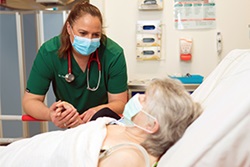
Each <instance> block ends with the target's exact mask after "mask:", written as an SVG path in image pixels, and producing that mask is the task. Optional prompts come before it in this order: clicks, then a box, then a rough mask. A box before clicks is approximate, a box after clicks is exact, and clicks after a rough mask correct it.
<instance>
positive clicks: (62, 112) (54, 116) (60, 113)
mask: <svg viewBox="0 0 250 167" xmlns="http://www.w3.org/2000/svg"><path fill="white" fill-rule="evenodd" d="M53 105H56V108H55V109H54V110H52V111H51V113H50V117H51V121H52V122H53V123H54V124H55V125H56V126H57V127H60V128H73V127H76V126H78V125H80V124H82V123H83V121H82V119H81V118H80V115H79V113H78V112H77V110H76V109H75V107H74V106H73V105H71V104H70V103H68V102H65V101H62V102H61V101H59V102H56V103H55V104H53ZM53 105H52V106H53Z"/></svg>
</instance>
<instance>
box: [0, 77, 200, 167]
mask: <svg viewBox="0 0 250 167" xmlns="http://www.w3.org/2000/svg"><path fill="white" fill-rule="evenodd" d="M61 107H73V106H71V105H69V104H68V103H65V102H63V103H62V104H61ZM201 111H202V110H201V107H200V105H199V104H198V103H195V102H194V101H193V100H192V98H191V97H190V95H189V93H188V92H187V91H186V90H185V89H184V87H183V86H182V85H181V84H180V83H179V82H178V81H175V80H172V79H168V78H166V79H155V80H152V81H151V82H150V83H149V85H148V86H147V89H146V93H145V94H136V95H135V96H133V97H132V98H131V99H130V100H129V102H128V103H127V104H126V106H125V110H124V112H123V116H124V117H123V118H121V119H120V120H115V119H113V118H107V117H104V118H98V119H97V120H95V121H90V122H88V123H87V124H82V125H80V126H78V127H75V128H72V129H68V130H65V131H54V132H48V133H44V134H40V135H36V136H34V137H32V138H29V139H23V140H20V141H17V142H14V143H12V144H10V145H8V146H6V147H4V148H2V149H0V164H1V166H2V165H3V166H18V167H20V166H25V167H27V166H46V167H48V166H53V167H55V166H60V167H62V166H86V167H96V166H99V167H106V166H108V167H113V166H114V167H117V166H119V167H132V166H136V167H145V166H153V165H154V164H156V163H157V161H158V160H159V158H160V157H161V156H162V155H163V154H164V153H165V152H166V151H167V150H168V149H169V148H170V147H171V146H172V145H173V144H174V143H175V142H176V141H177V140H178V139H180V138H181V136H182V135H183V134H184V132H185V130H186V128H187V127H188V126H189V125H190V124H191V123H192V122H193V121H194V120H195V119H196V118H197V117H198V116H199V115H200V113H201ZM25 158H28V159H27V160H24V159H25Z"/></svg>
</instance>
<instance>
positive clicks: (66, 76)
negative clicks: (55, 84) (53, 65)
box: [65, 73, 75, 82]
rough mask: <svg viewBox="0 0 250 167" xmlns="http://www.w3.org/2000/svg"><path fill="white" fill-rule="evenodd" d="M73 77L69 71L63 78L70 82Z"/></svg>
mask: <svg viewBox="0 0 250 167" xmlns="http://www.w3.org/2000/svg"><path fill="white" fill-rule="evenodd" d="M74 79H75V76H74V75H73V74H71V73H68V74H66V75H65V80H66V81H67V82H72V81H74Z"/></svg>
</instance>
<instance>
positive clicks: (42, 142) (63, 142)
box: [0, 118, 113, 167]
mask: <svg viewBox="0 0 250 167" xmlns="http://www.w3.org/2000/svg"><path fill="white" fill-rule="evenodd" d="M111 120H113V119H111V118H99V119H97V120H96V121H92V122H89V123H87V124H83V125H80V126H78V127H76V128H72V129H68V130H65V131H53V132H48V133H43V134H40V135H36V136H34V137H32V138H27V139H23V140H19V141H16V142H14V143H12V144H10V145H8V146H6V147H0V166H1V167H78V166H79V167H96V166H97V164H98V156H99V153H100V149H101V146H102V143H103V140H104V138H105V136H106V124H107V123H108V122H110V121H111Z"/></svg>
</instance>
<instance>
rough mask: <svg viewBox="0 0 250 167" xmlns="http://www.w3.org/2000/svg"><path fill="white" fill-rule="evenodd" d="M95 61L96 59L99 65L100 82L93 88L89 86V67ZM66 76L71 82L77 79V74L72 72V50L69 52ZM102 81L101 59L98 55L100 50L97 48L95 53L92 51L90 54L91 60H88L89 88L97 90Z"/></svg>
mask: <svg viewBox="0 0 250 167" xmlns="http://www.w3.org/2000/svg"><path fill="white" fill-rule="evenodd" d="M93 61H96V63H97V65H98V73H99V76H98V82H97V85H96V87H93V88H91V87H90V86H89V69H90V65H91V63H92V62H93ZM64 78H65V80H66V81H67V82H69V83H70V82H72V81H74V80H75V76H74V75H73V74H72V68H71V57H70V52H68V74H66V75H65V76H64ZM100 81H101V63H100V60H99V57H98V50H96V51H95V52H94V53H92V54H91V55H90V57H89V61H88V64H87V89H88V90H91V91H96V90H97V89H98V88H99V85H100Z"/></svg>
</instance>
